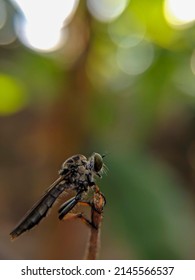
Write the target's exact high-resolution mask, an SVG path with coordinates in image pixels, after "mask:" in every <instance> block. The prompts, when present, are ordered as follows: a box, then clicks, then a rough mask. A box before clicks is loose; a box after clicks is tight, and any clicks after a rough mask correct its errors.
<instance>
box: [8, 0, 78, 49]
mask: <svg viewBox="0 0 195 280" xmlns="http://www.w3.org/2000/svg"><path fill="white" fill-rule="evenodd" d="M12 2H13V3H14V4H15V5H16V7H17V8H19V9H20V11H21V13H22V15H18V17H17V18H16V20H15V27H16V31H17V35H18V37H19V39H20V40H21V41H22V42H23V43H24V44H25V45H27V46H28V47H30V48H32V49H35V50H37V51H43V52H51V51H53V50H56V49H59V48H60V47H61V46H62V45H63V43H64V42H65V41H66V39H67V30H65V29H63V28H64V26H66V25H67V24H68V23H69V21H70V19H71V18H72V16H73V15H74V12H75V10H76V7H77V5H78V3H79V1H78V0H70V1H65V0H59V1H57V2H56V1H49V2H48V1H45V0H43V1H33V0H30V1H28V2H27V1H25V0H12ZM43 11H44V13H43Z"/></svg>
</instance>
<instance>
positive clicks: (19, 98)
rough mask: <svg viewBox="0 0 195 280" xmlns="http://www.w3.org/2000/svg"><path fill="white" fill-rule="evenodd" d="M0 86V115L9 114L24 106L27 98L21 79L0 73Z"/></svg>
mask: <svg viewBox="0 0 195 280" xmlns="http://www.w3.org/2000/svg"><path fill="white" fill-rule="evenodd" d="M0 88H1V89H0V100H1V102H0V115H10V114H13V113H16V112H18V111H20V110H21V109H22V108H24V107H25V105H26V104H27V100H28V98H27V94H26V91H25V87H24V85H23V83H22V82H21V81H18V80H17V79H16V78H15V77H11V76H8V75H5V74H0Z"/></svg>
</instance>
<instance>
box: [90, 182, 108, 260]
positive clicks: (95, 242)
mask: <svg viewBox="0 0 195 280" xmlns="http://www.w3.org/2000/svg"><path fill="white" fill-rule="evenodd" d="M104 205H105V198H104V196H103V195H102V193H101V192H100V191H99V188H98V186H95V192H94V196H93V202H92V207H91V226H90V236H89V243H88V244H87V250H86V254H85V256H86V257H85V259H86V260H95V259H97V256H98V252H99V246H100V227H101V221H102V213H103V208H104Z"/></svg>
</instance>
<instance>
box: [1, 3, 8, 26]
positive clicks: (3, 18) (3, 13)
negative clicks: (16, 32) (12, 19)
mask: <svg viewBox="0 0 195 280" xmlns="http://www.w3.org/2000/svg"><path fill="white" fill-rule="evenodd" d="M6 18H7V11H6V7H5V3H4V1H3V0H0V30H1V28H2V27H3V25H4V24H5V22H6Z"/></svg>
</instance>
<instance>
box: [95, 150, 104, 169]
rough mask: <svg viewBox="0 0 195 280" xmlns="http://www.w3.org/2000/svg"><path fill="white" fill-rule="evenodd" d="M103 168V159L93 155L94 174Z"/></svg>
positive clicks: (98, 155)
mask: <svg viewBox="0 0 195 280" xmlns="http://www.w3.org/2000/svg"><path fill="white" fill-rule="evenodd" d="M102 167H103V159H102V156H101V155H100V154H97V153H95V154H94V170H95V172H99V171H100V170H101V169H102Z"/></svg>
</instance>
